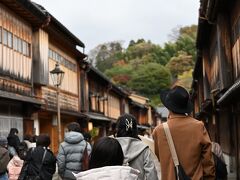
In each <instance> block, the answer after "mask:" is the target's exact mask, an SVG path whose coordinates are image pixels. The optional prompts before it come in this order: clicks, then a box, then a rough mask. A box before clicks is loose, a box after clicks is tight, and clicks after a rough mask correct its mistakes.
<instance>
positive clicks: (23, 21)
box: [0, 0, 47, 137]
mask: <svg viewBox="0 0 240 180" xmlns="http://www.w3.org/2000/svg"><path fill="white" fill-rule="evenodd" d="M46 18H47V17H46V15H45V14H44V13H42V12H40V11H38V9H37V8H36V7H35V6H34V5H33V4H31V3H29V2H28V1H13V0H2V1H1V2H0V135H4V136H7V135H8V133H9V130H10V128H11V127H16V128H18V130H19V134H20V137H22V136H23V132H26V133H30V131H32V130H33V129H32V128H29V125H32V126H33V121H32V120H31V115H32V113H34V112H35V111H37V110H38V109H39V108H40V106H41V104H42V102H41V101H40V100H38V99H36V98H35V95H34V91H33V76H32V75H33V73H34V71H33V52H32V47H33V44H32V42H33V34H34V32H33V29H35V28H38V27H40V26H42V25H43V24H44V23H45V22H46Z"/></svg>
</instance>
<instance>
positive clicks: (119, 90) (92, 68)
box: [88, 66, 128, 97]
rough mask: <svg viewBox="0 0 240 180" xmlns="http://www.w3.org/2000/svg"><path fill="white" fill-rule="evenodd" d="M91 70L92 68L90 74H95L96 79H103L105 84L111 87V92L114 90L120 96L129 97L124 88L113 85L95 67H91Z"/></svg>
mask: <svg viewBox="0 0 240 180" xmlns="http://www.w3.org/2000/svg"><path fill="white" fill-rule="evenodd" d="M89 68H90V71H89V72H88V73H90V74H93V75H94V76H95V77H98V79H101V80H102V81H103V82H104V83H106V84H107V85H108V86H109V88H110V89H111V90H113V91H114V92H116V93H117V94H119V95H120V96H124V97H128V93H127V92H126V91H124V90H123V89H122V88H120V87H118V86H117V85H115V84H114V83H112V82H111V81H110V79H109V78H108V77H106V76H105V75H104V74H103V73H102V72H100V71H99V70H97V69H96V68H94V67H93V66H90V67H89Z"/></svg>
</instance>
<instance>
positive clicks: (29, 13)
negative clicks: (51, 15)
mask: <svg viewBox="0 0 240 180" xmlns="http://www.w3.org/2000/svg"><path fill="white" fill-rule="evenodd" d="M1 3H3V4H4V5H5V6H7V7H8V8H9V9H11V10H13V11H14V12H15V13H16V14H18V15H19V16H21V17H22V18H23V19H25V20H26V21H28V22H30V24H31V25H32V26H33V27H40V26H41V25H42V24H43V23H44V22H45V21H46V19H47V15H46V14H45V13H44V12H43V11H41V10H39V8H37V7H36V6H35V5H34V4H33V3H31V1H29V0H1Z"/></svg>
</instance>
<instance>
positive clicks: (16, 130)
mask: <svg viewBox="0 0 240 180" xmlns="http://www.w3.org/2000/svg"><path fill="white" fill-rule="evenodd" d="M15 133H17V134H18V129H17V128H11V129H10V132H9V135H8V136H13V135H15Z"/></svg>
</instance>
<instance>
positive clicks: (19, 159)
mask: <svg viewBox="0 0 240 180" xmlns="http://www.w3.org/2000/svg"><path fill="white" fill-rule="evenodd" d="M22 149H26V150H27V144H26V143H24V142H21V143H20V145H19V147H18V149H17V154H15V155H14V156H13V158H12V159H11V160H10V161H9V163H8V165H7V170H8V178H9V180H17V179H18V177H19V175H20V172H21V169H22V166H23V162H24V161H23V159H25V156H26V155H25V156H24V153H23V152H22Z"/></svg>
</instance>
